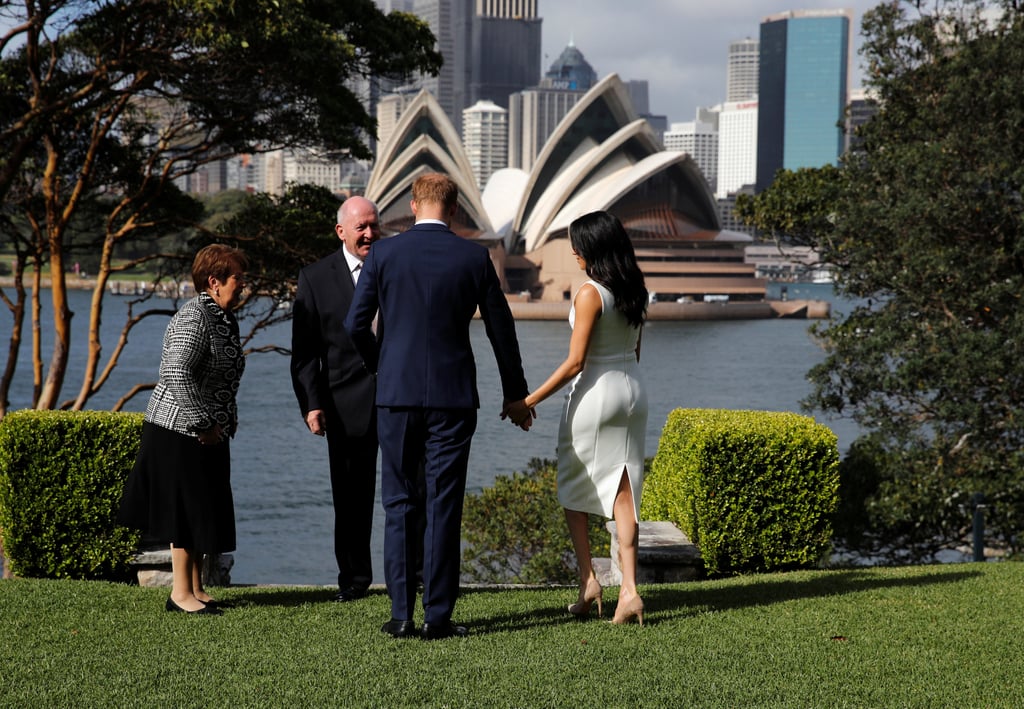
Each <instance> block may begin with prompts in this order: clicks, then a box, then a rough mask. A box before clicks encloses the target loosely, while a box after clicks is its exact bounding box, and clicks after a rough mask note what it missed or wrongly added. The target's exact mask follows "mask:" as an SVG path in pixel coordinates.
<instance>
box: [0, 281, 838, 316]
mask: <svg viewBox="0 0 1024 709" xmlns="http://www.w3.org/2000/svg"><path fill="white" fill-rule="evenodd" d="M65 282H66V285H67V287H68V288H75V289H80V290H92V289H93V288H95V287H96V282H95V281H94V280H92V279H89V278H81V277H78V276H71V275H69V276H67V278H66V281H65ZM111 283H132V282H128V281H111ZM13 285H14V279H13V278H12V277H10V276H4V277H0V287H3V288H9V287H13ZM133 285H135V284H134V283H133ZM42 287H43V288H49V287H50V279H49V278H43V279H42ZM108 290H109V289H108ZM141 292H142V291H141V289H138V290H134V289H133V290H132V294H135V293H140V294H141ZM114 294H115V295H128V294H129V292H128V290H127V289H124V288H122V287H121V286H118V288H117V292H116V293H114ZM183 295H189V294H184V293H183ZM569 305H570V303H569V301H567V300H562V301H541V300H521V299H519V297H518V296H510V297H509V307H510V308H511V310H512V316H513V317H514V318H515V319H516V320H565V319H567V318H568V317H569ZM830 314H831V305H830V303H829V302H828V301H825V300H761V301H733V302H725V303H722V302H715V303H699V302H695V303H652V304H651V305H650V306H648V308H647V318H648V319H649V320H767V319H773V318H792V319H818V318H827V317H829V315H830Z"/></svg>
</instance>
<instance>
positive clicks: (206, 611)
mask: <svg viewBox="0 0 1024 709" xmlns="http://www.w3.org/2000/svg"><path fill="white" fill-rule="evenodd" d="M164 608H166V609H167V610H169V611H171V612H172V613H188V614H189V615H223V614H224V611H222V610H221V609H220V608H211V607H210V606H203V607H202V608H200V609H199V610H197V611H187V610H185V609H184V608H182V607H181V606H179V605H178V604H177V603H175V602H174V601H172V600H171V599H170V598H168V599H167V603H165V604H164Z"/></svg>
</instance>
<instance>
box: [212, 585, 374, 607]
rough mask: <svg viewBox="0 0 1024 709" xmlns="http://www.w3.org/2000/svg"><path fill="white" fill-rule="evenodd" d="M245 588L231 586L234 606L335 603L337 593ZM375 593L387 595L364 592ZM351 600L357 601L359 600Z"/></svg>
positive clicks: (330, 590) (284, 587)
mask: <svg viewBox="0 0 1024 709" xmlns="http://www.w3.org/2000/svg"><path fill="white" fill-rule="evenodd" d="M247 588H252V587H251V586H250V587H246V586H232V587H231V591H232V593H231V598H230V600H231V602H232V603H233V604H234V605H235V606H237V607H242V606H280V607H282V608H292V607H295V606H304V605H306V604H309V603H317V604H319V603H336V601H335V600H334V596H335V594H337V593H338V589H337V588H334V587H326V586H325V587H323V588H302V587H295V586H282V587H281V588H280V589H275V588H267V587H262V588H260V589H259V590H258V591H247V590H246V589H247ZM375 595H379V596H384V597H385V598H386V597H387V593H385V592H384V591H383V590H381V591H377V590H373V589H371V590H370V591H369V593H367V594H366V596H367V598H370V597H372V596H375ZM353 602H354V603H358V602H359V601H353Z"/></svg>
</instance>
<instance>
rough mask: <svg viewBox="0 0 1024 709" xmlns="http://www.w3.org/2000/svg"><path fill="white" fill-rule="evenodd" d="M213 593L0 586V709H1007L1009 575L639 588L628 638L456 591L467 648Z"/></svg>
mask: <svg viewBox="0 0 1024 709" xmlns="http://www.w3.org/2000/svg"><path fill="white" fill-rule="evenodd" d="M218 590H219V593H217V594H215V595H217V596H219V597H220V598H222V599H225V600H231V601H234V602H235V603H236V607H235V608H232V609H229V610H227V611H226V612H225V614H224V615H223V616H220V617H203V616H184V615H182V614H177V613H167V612H166V611H164V610H163V603H164V600H165V598H166V596H167V591H166V590H160V589H143V588H136V587H131V586H125V585H116V584H108V583H101V582H88V581H39V580H22V579H15V580H7V581H0V678H2V682H0V706H4V707H7V706H11V707H20V706H54V707H57V706H61V707H63V706H160V707H162V706H216V707H229V706H230V707H237V706H244V707H257V706H259V707H263V706H271V707H277V706H314V707H350V706H351V707H364V706H365V707H407V706H428V707H563V706H564V707H581V708H586V707H591V706H593V707H663V708H666V709H667V708H669V707H673V708H674V707H748V706H757V707H1021V706H1024V666H1022V659H1021V648H1022V647H1024V645H1022V641H1021V626H1022V625H1024V564H1020V563H1009V562H1006V563H988V564H962V565H945V566H925V567H921V566H918V567H901V568H874V569H858V570H844V571H814V572H797V573H789V574H772V575H761V576H747V577H742V578H733V579H726V580H715V581H700V582H691V583H684V584H667V585H650V586H644V587H641V593H642V595H643V596H644V599H645V602H646V605H647V613H646V615H645V624H644V627H642V628H641V627H639V626H637V625H635V624H634V625H631V626H624V627H620V626H613V625H611V624H609V623H606V622H601V621H598V620H597V619H596V618H594V619H592V620H589V621H583V622H581V621H576V620H573V619H571V618H570V617H569V616H568V614H567V613H566V612H565V610H564V609H565V606H566V604H567V603H569V602H571V601H572V600H574V597H575V592H574V591H573V590H571V589H565V588H555V589H523V590H519V589H512V590H510V589H500V590H492V589H487V590H476V589H473V590H466V591H464V593H463V596H462V598H461V599H460V600H459V603H458V606H457V608H456V618H455V620H456V621H458V622H461V623H464V624H466V625H468V626H469V628H470V636H469V637H468V638H452V639H448V640H442V641H436V642H432V643H425V642H422V641H420V640H418V639H415V640H394V639H392V638H390V637H387V636H385V635H384V634H382V633H381V632H380V625H381V623H383V622H384V621H385V620H387V618H388V616H389V604H388V600H387V596H386V595H385V594H384V593H383V592H382V591H378V592H375V593H372V594H371V595H370V596H369V597H367V598H365V599H363V600H360V601H356V602H353V603H347V604H337V603H332V602H329V599H330V598H331V595H332V591H331V589H324V588H304V587H259V588H255V587H232V588H227V589H218ZM615 592H616V589H606V590H605V600H606V605H605V609H604V610H605V616H606V618H607V617H609V616H610V612H611V611H612V610H613V609H614V602H613V601H614V598H615ZM420 620H421V618H417V624H419V621H420Z"/></svg>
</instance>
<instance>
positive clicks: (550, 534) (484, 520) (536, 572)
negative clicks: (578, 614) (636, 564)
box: [462, 458, 610, 584]
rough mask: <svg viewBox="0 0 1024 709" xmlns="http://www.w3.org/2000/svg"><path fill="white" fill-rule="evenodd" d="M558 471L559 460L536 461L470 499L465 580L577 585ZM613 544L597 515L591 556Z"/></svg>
mask: <svg viewBox="0 0 1024 709" xmlns="http://www.w3.org/2000/svg"><path fill="white" fill-rule="evenodd" d="M556 473H557V471H556V465H555V462H554V461H552V460H541V459H539V458H533V459H532V460H530V462H529V465H528V466H527V472H525V473H520V472H516V473H513V474H512V475H511V476H507V475H499V476H498V477H497V478H495V480H494V485H493V486H492V487H489V488H485V489H483V490H481V491H480V493H479V494H475V495H468V496H467V497H466V502H465V507H464V511H463V517H462V538H463V541H464V542H465V544H464V548H463V552H462V562H463V563H462V575H463V578H465V579H467V580H469V581H474V582H477V583H510V582H514V583H565V584H574V583H576V582H577V580H578V578H579V574H578V571H577V566H576V556H575V554H574V553H573V548H572V540H570V539H569V530H568V527H566V523H565V513H564V512H563V511H562V506H561V505H559V504H558V495H557V482H556ZM609 541H610V539H609V536H608V532H607V531H606V530H605V528H604V521H603V519H602V518H600V517H598V516H595V515H591V516H590V550H591V554H592V555H593V556H595V557H601V556H608V554H609Z"/></svg>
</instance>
